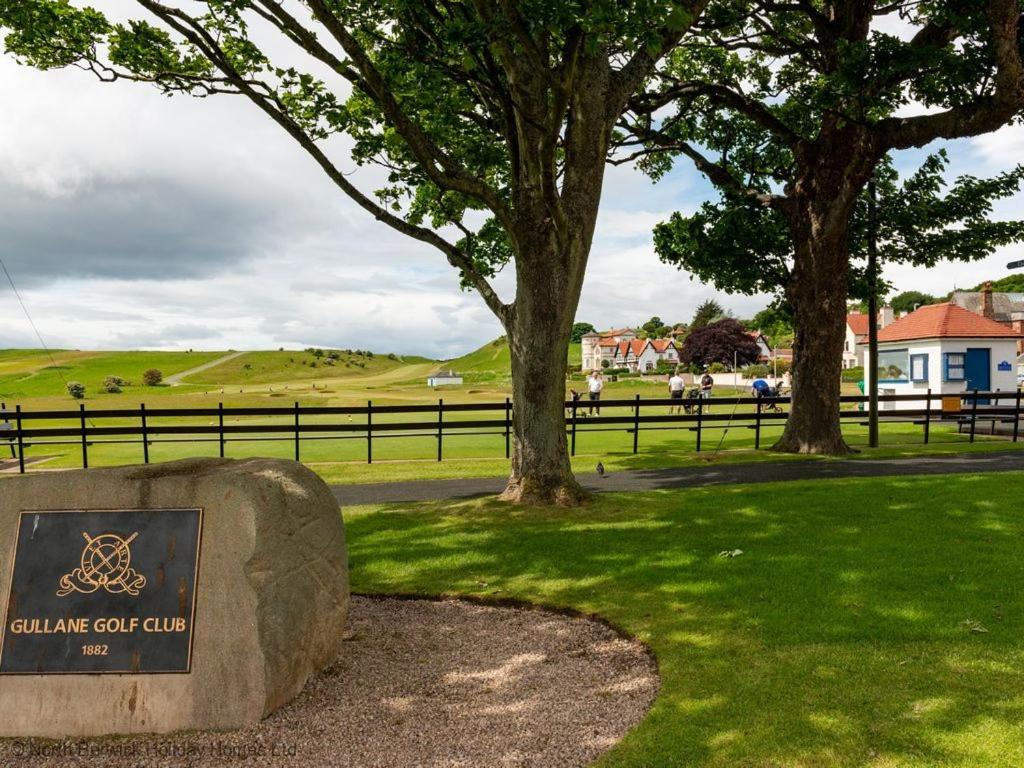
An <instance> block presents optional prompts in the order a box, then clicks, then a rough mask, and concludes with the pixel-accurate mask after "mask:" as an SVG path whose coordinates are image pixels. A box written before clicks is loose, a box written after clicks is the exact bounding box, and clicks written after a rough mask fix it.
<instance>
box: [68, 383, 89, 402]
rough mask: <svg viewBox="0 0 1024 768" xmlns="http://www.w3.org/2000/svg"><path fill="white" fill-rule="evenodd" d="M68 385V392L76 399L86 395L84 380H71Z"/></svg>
mask: <svg viewBox="0 0 1024 768" xmlns="http://www.w3.org/2000/svg"><path fill="white" fill-rule="evenodd" d="M66 386H67V390H68V394H69V395H71V396H72V397H73V398H75V400H81V399H82V398H84V397H85V384H83V383H82V382H80V381H69V382H68V383H67V385H66Z"/></svg>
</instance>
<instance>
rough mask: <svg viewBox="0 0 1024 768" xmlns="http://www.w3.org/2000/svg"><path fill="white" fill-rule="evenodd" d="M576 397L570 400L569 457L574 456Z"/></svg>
mask: <svg viewBox="0 0 1024 768" xmlns="http://www.w3.org/2000/svg"><path fill="white" fill-rule="evenodd" d="M576 403H577V400H576V397H575V396H574V397H573V399H572V441H571V442H570V444H569V455H570V456H575V455H576Z"/></svg>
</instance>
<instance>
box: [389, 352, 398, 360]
mask: <svg viewBox="0 0 1024 768" xmlns="http://www.w3.org/2000/svg"><path fill="white" fill-rule="evenodd" d="M397 359H398V355H396V354H395V353H394V352H388V360H397Z"/></svg>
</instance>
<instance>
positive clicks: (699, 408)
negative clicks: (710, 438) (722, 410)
mask: <svg viewBox="0 0 1024 768" xmlns="http://www.w3.org/2000/svg"><path fill="white" fill-rule="evenodd" d="M703 414H704V398H703V397H701V398H698V399H697V453H700V423H701V419H702V416H703Z"/></svg>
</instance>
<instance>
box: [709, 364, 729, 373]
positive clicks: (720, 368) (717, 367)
mask: <svg viewBox="0 0 1024 768" xmlns="http://www.w3.org/2000/svg"><path fill="white" fill-rule="evenodd" d="M728 370H729V368H728V367H727V366H726V364H725V363H712V364H711V365H709V366H708V372H709V373H725V372H726V371H728Z"/></svg>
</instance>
